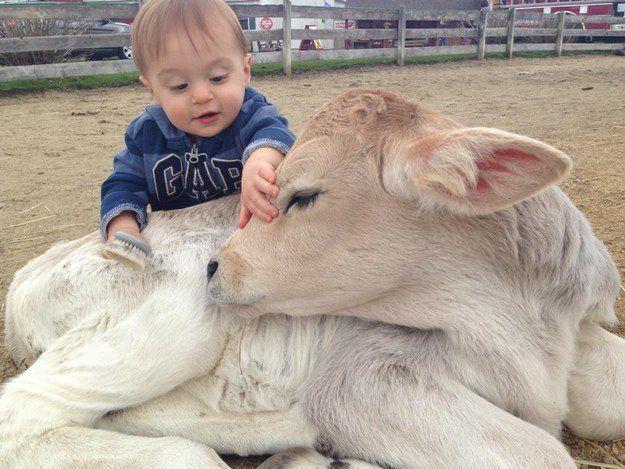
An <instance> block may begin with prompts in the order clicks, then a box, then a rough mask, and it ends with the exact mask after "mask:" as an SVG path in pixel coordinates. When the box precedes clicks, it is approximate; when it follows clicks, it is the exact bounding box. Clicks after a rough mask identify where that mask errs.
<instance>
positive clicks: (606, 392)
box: [566, 321, 625, 440]
mask: <svg viewBox="0 0 625 469" xmlns="http://www.w3.org/2000/svg"><path fill="white" fill-rule="evenodd" d="M566 424H567V426H568V427H569V428H571V430H573V432H574V433H575V434H576V435H578V436H581V437H584V438H590V439H592V440H615V439H620V438H625V340H624V339H622V338H621V337H618V336H616V335H614V334H611V333H610V332H608V331H606V330H605V329H603V328H602V327H601V326H598V325H597V324H594V323H592V322H590V321H584V322H582V324H581V325H580V330H579V333H578V336H577V354H576V359H575V366H574V368H573V371H572V372H571V375H570V378H569V413H568V415H567V418H566Z"/></svg>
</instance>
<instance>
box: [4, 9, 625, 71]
mask: <svg viewBox="0 0 625 469" xmlns="http://www.w3.org/2000/svg"><path fill="white" fill-rule="evenodd" d="M138 8H139V3H138V2H106V3H104V2H101V3H99V2H85V3H52V2H46V3H31V4H15V3H5V4H0V24H2V22H3V21H7V20H9V21H10V20H13V19H53V20H69V21H77V20H96V19H101V18H133V17H134V16H135V15H136V13H137V11H138ZM232 8H233V10H234V11H235V12H236V14H237V16H238V17H239V18H257V17H273V18H280V17H281V18H283V25H284V26H283V28H282V29H279V30H270V31H245V36H246V37H247V39H248V40H249V41H282V50H281V51H272V52H259V53H254V62H255V63H268V62H282V67H283V70H284V73H285V74H287V75H290V74H291V65H292V62H293V61H305V60H333V59H357V58H367V57H372V58H382V57H394V58H396V59H397V63H398V64H399V65H403V64H404V62H405V59H406V57H413V56H439V55H457V54H475V55H476V57H477V58H478V59H480V60H481V59H483V58H484V54H485V53H486V52H505V55H506V57H512V56H513V53H514V52H515V51H516V52H520V51H552V52H553V53H554V55H556V56H559V55H561V54H562V51H567V50H578V51H579V50H604V51H611V50H621V49H624V48H625V31H624V30H613V29H602V30H596V29H593V30H586V29H584V25H585V24H587V23H607V24H625V18H617V17H612V16H592V17H584V16H572V15H565V13H564V12H560V13H558V14H554V15H550V14H542V13H530V12H523V11H517V10H516V9H511V10H507V11H495V12H486V11H482V12H479V11H423V10H408V9H403V8H402V9H399V10H394V9H369V8H366V9H365V8H324V7H305V6H292V5H291V1H290V0H283V5H275V6H270V5H265V6H256V5H233V6H232ZM292 18H313V19H326V20H339V21H345V22H346V24H348V23H347V22H348V21H355V20H380V21H385V22H386V24H387V25H388V24H394V23H395V22H396V24H397V27H396V28H392V29H315V30H309V29H291V19H292ZM412 21H435V22H437V24H439V25H440V24H443V22H444V23H445V24H446V26H450V25H454V27H439V28H407V27H406V26H407V23H408V22H412ZM590 34H592V37H594V38H599V37H601V38H605V39H606V40H610V41H619V42H594V43H591V44H587V43H578V42H573V41H575V40H576V38H584V37H588V36H589V35H590ZM432 38H436V39H435V41H434V42H435V43H436V45H429V46H421V47H410V44H411V41H410V40H412V39H426V40H427V39H432ZM442 38H445V39H442ZM446 38H465V42H470V44H468V45H441V44H440V43H441V42H443V41H445V40H446ZM304 39H333V40H335V41H343V40H345V39H349V40H358V39H390V40H391V41H392V44H393V47H388V48H379V49H325V50H309V51H300V50H295V49H292V48H291V41H292V40H304ZM487 39H488V40H487ZM521 40H522V41H523V42H520V41H521ZM129 43H130V35H129V34H106V35H102V34H97V35H96V34H85V35H67V36H47V37H24V38H0V54H2V53H14V52H32V51H44V50H48V51H49V50H73V49H91V48H97V47H123V46H125V45H128V44H129ZM134 70H136V68H135V66H134V63H133V62H132V61H131V60H106V61H75V62H65V63H56V64H45V65H31V66H5V67H0V82H2V81H11V80H25V79H36V78H56V77H67V76H83V75H95V74H108V73H117V72H127V71H134Z"/></svg>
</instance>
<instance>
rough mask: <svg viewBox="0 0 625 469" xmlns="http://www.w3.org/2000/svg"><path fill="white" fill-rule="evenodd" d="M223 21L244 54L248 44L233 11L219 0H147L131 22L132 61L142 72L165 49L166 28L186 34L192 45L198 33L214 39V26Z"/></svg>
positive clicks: (220, 24) (168, 30)
mask: <svg viewBox="0 0 625 469" xmlns="http://www.w3.org/2000/svg"><path fill="white" fill-rule="evenodd" d="M224 25H227V26H228V27H230V29H231V30H232V32H233V34H234V37H235V40H236V42H237V44H238V46H239V47H240V48H241V52H242V53H243V54H244V55H245V54H247V53H248V52H249V49H250V44H249V42H248V40H247V39H245V36H244V35H243V30H242V29H241V24H240V23H239V20H238V18H237V16H236V14H235V13H234V11H232V9H231V8H230V7H229V6H228V5H226V3H225V2H224V1H223V0H149V1H148V2H146V3H144V4H143V6H142V7H141V9H140V10H139V13H137V16H136V17H135V20H134V22H133V23H132V33H131V39H132V54H133V59H134V61H135V64H136V65H137V68H138V69H139V70H140V71H141V73H145V72H146V70H147V67H148V64H149V63H150V62H152V61H154V60H156V59H158V57H160V56H161V55H162V54H164V53H165V51H166V44H165V36H166V35H167V33H169V32H174V33H176V34H186V35H187V37H188V38H189V40H190V42H191V44H192V45H193V47H194V48H195V47H196V46H195V44H196V41H197V39H198V36H199V35H201V36H202V37H205V39H204V40H207V39H208V40H214V39H215V32H214V29H215V28H217V27H219V26H224ZM198 33H199V34H198Z"/></svg>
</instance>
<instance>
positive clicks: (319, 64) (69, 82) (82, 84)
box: [0, 51, 613, 93]
mask: <svg viewBox="0 0 625 469" xmlns="http://www.w3.org/2000/svg"><path fill="white" fill-rule="evenodd" d="M562 55H564V56H575V55H613V53H611V52H609V51H564V52H563V53H562ZM486 57H487V58H492V59H503V58H504V54H503V53H502V52H491V53H487V54H486ZM514 57H515V58H553V54H552V52H549V51H533V52H515V54H514ZM473 58H475V54H460V55H439V56H426V57H406V63H407V64H433V63H440V62H455V61H460V60H467V59H473ZM394 63H395V58H394V57H386V58H367V59H352V60H311V61H305V62H293V71H294V72H295V73H305V72H312V71H321V70H340V69H345V68H350V67H363V66H371V65H380V64H386V65H392V64H394ZM252 73H253V74H255V75H265V74H280V73H282V64H280V63H268V64H256V65H254V66H253V67H252ZM138 84H139V72H126V73H117V74H113V75H92V76H86V77H68V78H50V79H43V80H22V81H11V82H6V83H0V93H3V92H4V93H12V92H27V91H37V90H52V89H55V90H59V89H60V90H70V89H94V88H104V87H116V86H128V85H138Z"/></svg>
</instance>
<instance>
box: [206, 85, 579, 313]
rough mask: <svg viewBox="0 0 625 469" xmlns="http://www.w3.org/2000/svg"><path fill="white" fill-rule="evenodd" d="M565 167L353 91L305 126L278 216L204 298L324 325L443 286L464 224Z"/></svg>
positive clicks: (488, 134) (254, 232)
mask: <svg viewBox="0 0 625 469" xmlns="http://www.w3.org/2000/svg"><path fill="white" fill-rule="evenodd" d="M570 164H571V163H570V160H569V158H568V157H567V156H566V155H564V154H563V153H562V152H560V151H558V150H556V149H555V148H553V147H550V146H549V145H546V144H544V143H541V142H539V141H536V140H533V139H531V138H527V137H523V136H519V135H515V134H511V133H509V132H504V131H501V130H497V129H490V128H466V127H463V126H461V125H459V124H458V123H456V122H454V121H453V120H451V119H449V118H447V117H444V116H442V115H441V114H439V113H437V112H435V111H432V110H429V109H427V108H425V107H423V106H421V105H418V104H414V103H410V102H408V101H406V100H404V99H402V98H400V97H398V96H396V95H394V94H392V93H387V92H383V91H376V90H354V91H350V92H348V93H345V94H344V95H342V96H340V97H338V98H336V99H334V100H332V101H330V102H329V103H328V104H326V105H325V106H323V107H322V108H321V109H319V110H317V111H316V112H315V113H314V114H313V115H312V116H311V117H310V119H309V120H308V123H307V125H306V128H305V129H304V131H303V132H302V134H301V136H300V137H299V139H298V140H297V142H296V144H295V146H294V147H293V149H292V150H291V152H290V153H289V154H288V156H287V157H286V158H285V160H284V162H283V163H282V165H281V166H280V168H279V170H278V179H277V184H278V186H279V187H280V194H279V196H278V197H277V198H276V199H275V200H274V201H273V202H274V204H275V205H276V207H278V209H279V210H280V216H279V217H278V218H277V219H275V220H274V221H273V222H272V223H270V224H267V223H264V222H261V221H258V220H257V219H254V218H253V219H252V220H251V222H250V223H249V224H248V225H247V227H246V228H245V229H243V230H239V231H237V232H236V233H235V234H234V235H233V236H232V237H231V238H230V239H229V241H228V242H227V243H226V244H225V245H224V246H223V247H222V249H221V250H220V252H219V253H218V254H217V255H216V256H215V258H214V263H212V264H211V266H210V267H209V275H211V274H212V280H211V283H210V287H209V288H210V291H211V294H212V296H213V297H215V298H216V299H218V300H220V301H224V302H232V303H240V304H254V306H255V307H257V308H259V309H260V310H262V311H265V312H275V313H289V314H317V313H331V312H334V311H337V310H339V309H343V308H349V307H353V306H356V305H358V304H362V303H365V302H368V301H371V300H372V299H375V298H378V297H381V296H384V295H387V294H389V293H390V292H393V291H395V290H397V289H398V288H400V287H401V286H403V285H411V284H414V283H415V282H417V278H416V277H418V276H421V277H423V276H436V275H443V271H444V270H445V265H446V264H445V263H446V260H448V259H450V258H452V257H453V253H454V251H455V250H457V249H462V247H461V246H459V244H462V243H463V236H464V234H463V233H462V231H463V229H462V226H463V223H464V222H465V221H466V222H468V223H470V220H471V219H474V218H476V217H483V216H486V215H489V214H492V213H493V212H496V211H499V210H502V209H505V208H508V207H510V206H512V205H513V204H516V203H518V202H520V201H522V200H524V199H527V198H529V197H532V196H534V195H535V194H537V193H539V192H540V191H542V190H543V189H545V188H547V187H548V186H550V185H552V184H555V183H557V182H558V181H560V180H561V179H563V178H564V177H565V175H566V174H567V173H568V171H569V168H570ZM425 259H429V260H431V259H440V262H438V263H436V264H435V265H433V264H432V263H431V262H429V261H428V262H429V263H428V265H425ZM215 269H216V270H215Z"/></svg>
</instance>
